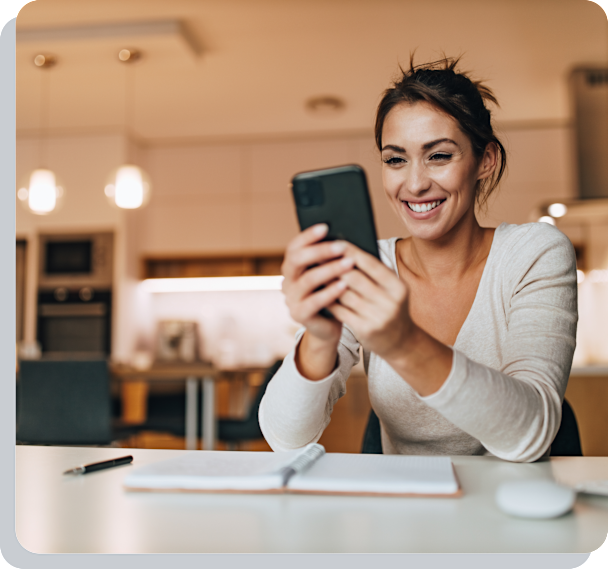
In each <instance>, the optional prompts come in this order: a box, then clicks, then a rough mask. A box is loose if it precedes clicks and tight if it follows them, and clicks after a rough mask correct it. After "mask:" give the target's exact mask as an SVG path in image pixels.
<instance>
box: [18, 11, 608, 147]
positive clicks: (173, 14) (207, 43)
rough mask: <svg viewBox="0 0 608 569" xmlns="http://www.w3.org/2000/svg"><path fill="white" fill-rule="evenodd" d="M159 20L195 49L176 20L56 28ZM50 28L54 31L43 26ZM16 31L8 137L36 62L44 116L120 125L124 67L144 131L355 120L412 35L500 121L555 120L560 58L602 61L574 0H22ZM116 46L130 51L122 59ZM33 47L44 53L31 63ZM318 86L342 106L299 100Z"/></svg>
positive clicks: (291, 131)
mask: <svg viewBox="0 0 608 569" xmlns="http://www.w3.org/2000/svg"><path fill="white" fill-rule="evenodd" d="M168 20H173V21H175V20H179V21H181V22H182V23H183V25H184V26H185V29H186V30H187V33H188V34H190V35H191V36H192V38H193V39H194V45H195V46H198V48H199V49H200V54H199V55H197V54H196V53H195V50H193V49H192V48H191V45H190V44H188V42H187V41H185V40H184V38H183V36H181V35H180V34H177V33H157V34H156V35H154V34H152V35H145V36H144V35H137V34H132V35H131V36H129V35H127V36H122V37H107V35H106V37H80V38H76V39H68V37H67V36H68V35H69V33H68V32H69V30H68V31H65V28H76V29H77V30H82V29H83V26H85V27H86V26H90V25H99V24H112V25H115V24H120V23H122V24H124V23H129V22H130V23H141V22H143V23H149V22H159V21H168ZM57 27H61V28H63V29H64V32H65V33H63V36H62V34H61V33H60V34H57V33H55V34H54V35H53V34H51V35H50V37H47V38H46V39H44V33H43V32H45V31H46V32H47V36H48V32H49V30H51V32H52V30H53V29H54V28H57ZM28 30H29V31H32V30H38V32H40V33H38V34H37V36H36V35H34V37H32V36H30V37H29V39H27V38H25V39H23V36H21V39H19V40H18V42H17V131H18V136H35V135H36V134H37V133H38V132H39V129H40V128H41V124H42V123H41V120H42V115H41V100H42V99H41V85H42V77H43V74H45V73H46V74H48V80H49V99H48V102H49V107H48V108H49V110H48V121H49V122H48V124H49V128H50V129H51V131H56V132H66V133H70V132H74V133H77V132H78V133H81V132H106V131H113V130H114V131H116V130H118V129H121V128H123V127H124V124H125V101H126V87H125V78H126V74H127V73H132V74H133V77H132V79H133V81H134V92H133V105H134V109H133V115H132V117H131V118H130V119H129V120H130V126H131V128H132V130H133V131H134V132H135V133H136V135H137V137H138V138H139V139H140V140H142V141H143V142H146V143H149V144H163V143H168V142H169V141H180V140H191V139H200V140H207V139H209V140H220V139H222V138H235V137H236V138H247V137H264V136H277V135H279V136H285V135H288V136H291V135H298V136H300V135H307V134H315V135H317V134H319V133H341V134H342V133H345V132H351V131H358V132H360V131H369V130H370V129H371V126H372V124H373V115H374V109H375V106H376V105H377V103H378V101H379V97H380V94H381V92H382V91H383V89H385V88H386V87H387V86H388V84H389V82H390V79H391V78H392V77H394V76H395V73H396V72H397V71H398V65H399V64H400V63H401V64H403V65H406V64H407V63H408V61H409V53H410V52H411V51H412V50H414V49H417V52H416V58H417V60H418V61H424V60H427V59H431V58H436V57H437V56H438V54H439V53H440V52H441V51H442V50H443V51H445V52H446V53H447V54H449V55H457V54H464V58H463V67H464V68H465V69H468V70H473V71H474V74H475V76H477V77H480V78H484V79H486V80H487V81H488V83H489V85H490V86H491V87H492V88H493V89H494V90H495V92H496V94H497V96H498V98H499V100H500V101H501V109H499V110H497V112H496V117H497V119H498V120H499V121H500V122H501V123H502V124H516V123H521V122H522V121H523V122H526V121H532V122H534V121H536V122H537V123H538V122H541V123H542V122H543V121H545V122H546V121H562V122H563V121H567V120H568V119H569V116H570V111H569V100H568V90H567V77H568V73H569V71H570V70H571V69H572V68H573V67H574V66H575V65H580V64H591V65H604V66H605V65H607V64H608V23H607V20H606V16H605V14H604V12H603V11H602V9H601V8H600V7H599V6H597V5H596V4H594V3H592V2H589V1H587V0H459V1H458V2H456V1H454V0H409V1H404V0H400V1H394V0H374V1H371V0H370V1H367V0H171V1H168V0H36V1H35V2H31V3H30V4H28V5H26V6H25V7H24V8H23V9H22V11H21V12H20V14H19V17H18V19H17V32H18V34H22V32H27V31H28ZM85 35H86V34H85ZM90 35H91V36H93V34H90ZM41 38H42V39H41ZM120 47H136V48H139V49H141V50H142V52H143V53H144V57H143V58H142V59H141V60H140V61H139V62H137V63H136V64H134V65H133V66H132V67H130V68H129V70H127V66H125V65H123V64H120V63H119V62H118V60H117V58H116V53H117V50H118V49H119V48H120ZM41 51H42V52H45V53H52V54H54V55H56V57H57V60H58V64H57V65H56V66H55V67H53V68H52V69H50V70H42V71H41V70H40V69H38V68H36V67H35V66H34V65H33V63H32V61H33V57H34V56H35V55H36V54H37V53H39V52H41ZM324 95H331V96H336V97H339V98H341V99H343V100H344V101H345V103H346V106H345V108H344V109H343V110H341V111H339V112H337V113H335V114H324V115H320V116H316V115H314V114H312V113H311V112H310V111H308V110H307V109H306V106H305V102H306V100H308V99H309V98H311V97H315V96H324Z"/></svg>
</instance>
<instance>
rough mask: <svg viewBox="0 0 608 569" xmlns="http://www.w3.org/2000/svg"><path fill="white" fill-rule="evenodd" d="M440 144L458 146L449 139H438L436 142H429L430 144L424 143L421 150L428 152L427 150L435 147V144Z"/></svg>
mask: <svg viewBox="0 0 608 569" xmlns="http://www.w3.org/2000/svg"><path fill="white" fill-rule="evenodd" d="M442 142H451V143H452V144H453V145H454V146H458V144H457V143H456V142H455V141H453V140H452V139H451V138H438V139H437V140H431V142H426V143H425V144H423V145H422V149H423V150H428V149H429V148H433V146H437V144H441V143H442Z"/></svg>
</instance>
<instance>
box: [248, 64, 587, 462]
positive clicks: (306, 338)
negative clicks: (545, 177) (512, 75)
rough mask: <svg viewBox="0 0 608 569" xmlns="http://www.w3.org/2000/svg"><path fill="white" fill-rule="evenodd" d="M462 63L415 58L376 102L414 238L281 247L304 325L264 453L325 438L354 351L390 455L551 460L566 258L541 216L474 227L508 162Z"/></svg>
mask: <svg viewBox="0 0 608 569" xmlns="http://www.w3.org/2000/svg"><path fill="white" fill-rule="evenodd" d="M456 64H457V60H451V59H446V60H443V61H441V62H437V63H434V64H430V65H426V66H417V67H414V66H413V64H412V65H411V68H410V70H409V71H407V72H403V77H402V78H401V80H400V81H399V82H397V83H395V84H394V86H393V87H392V88H390V89H388V90H387V91H386V92H385V94H384V98H383V99H382V101H381V102H380V105H379V107H378V112H377V117H376V129H375V134H376V143H377V146H378V149H379V151H380V152H381V156H382V179H383V185H384V189H385V192H386V196H387V198H388V200H389V202H390V204H391V206H392V208H393V209H394V211H395V213H396V214H397V216H398V217H399V218H400V219H401V220H402V222H403V224H404V226H405V228H406V229H407V231H408V233H409V234H410V237H409V238H407V239H399V238H393V239H388V240H382V241H380V242H379V249H380V252H381V259H382V262H380V261H378V260H377V259H376V258H374V257H372V256H370V255H368V254H366V253H364V252H363V251H361V250H360V249H358V248H357V247H355V246H354V245H352V244H349V243H345V242H323V241H322V239H323V237H324V235H325V233H326V231H327V228H326V227H325V226H324V225H318V226H314V227H311V228H309V229H307V230H306V231H303V232H302V233H301V234H299V235H298V236H297V237H296V238H295V239H293V241H291V243H290V244H289V246H288V248H287V251H286V255H285V261H284V264H283V273H284V277H285V279H284V285H283V291H284V294H285V297H286V302H287V305H288V307H289V310H290V313H291V316H292V317H293V318H294V319H295V320H296V321H298V322H300V323H301V324H302V325H303V327H304V328H303V329H302V330H301V331H300V332H299V333H298V337H297V345H296V348H295V349H294V351H293V352H292V353H290V354H289V355H288V356H287V357H286V358H285V360H284V363H283V366H282V368H281V369H280V370H279V372H278V373H277V374H276V376H275V377H274V378H273V380H272V381H271V382H270V384H269V385H268V388H267V391H266V394H265V396H264V399H263V401H262V404H261V406H260V425H261V428H262V431H263V433H264V436H265V437H266V440H267V441H268V443H269V444H270V446H271V447H272V448H273V449H274V450H287V449H292V448H298V447H301V446H304V445H306V444H308V443H310V442H314V441H317V440H318V439H319V437H320V436H321V434H322V432H323V429H324V428H325V427H326V426H327V424H328V423H329V420H330V415H331V411H332V408H333V405H334V403H335V402H336V401H337V399H338V398H339V397H341V396H342V395H344V393H345V392H346V387H345V383H346V379H347V378H348V376H349V374H350V370H351V368H352V366H353V365H355V364H356V363H357V362H358V359H359V347H360V346H362V347H363V356H364V363H365V367H366V371H367V374H368V385H369V396H370V401H371V404H372V407H373V409H374V410H375V412H376V414H377V415H378V417H379V419H380V423H381V432H382V447H383V452H384V453H387V454H397V453H400V454H449V455H458V454H468V455H480V454H492V455H495V456H498V457H500V458H503V459H506V460H511V461H533V460H536V459H538V458H541V457H542V456H546V455H547V454H548V453H549V448H550V445H551V442H552V441H553V438H554V437H555V434H556V432H557V430H558V428H559V425H560V419H561V403H562V399H563V396H564V392H565V390H566V384H567V380H568V375H569V372H570V367H571V363H572V355H573V352H574V347H575V337H576V321H577V312H576V305H577V300H576V292H577V290H576V264H575V257H574V251H573V248H572V246H571V244H570V242H569V241H568V239H567V238H566V237H565V236H564V235H563V234H562V233H560V232H559V231H558V230H557V229H555V228H554V227H552V226H550V225H548V224H544V223H530V224H526V225H520V226H517V225H508V224H505V223H503V224H502V225H501V226H499V227H498V228H497V229H491V228H482V227H480V225H479V223H478V222H477V219H476V217H475V205H476V203H477V204H479V205H483V204H485V202H486V201H487V199H488V196H489V195H490V193H491V192H492V191H493V190H494V189H495V188H496V186H497V184H498V182H499V180H500V178H501V176H502V174H503V171H504V169H505V166H506V156H505V152H504V148H503V146H502V144H501V143H500V141H499V140H498V139H497V137H496V136H495V135H494V132H493V129H492V125H491V121H490V112H489V111H488V110H487V108H486V107H485V104H484V100H485V101H491V102H494V103H496V100H495V98H494V96H493V95H492V92H491V91H490V90H489V89H487V88H486V87H484V86H482V85H480V84H479V83H474V82H472V81H471V80H470V79H469V78H468V77H467V76H466V75H464V74H461V73H457V72H456V71H455V66H456ZM311 266H314V268H309V267H311ZM322 285H324V286H323V288H320V287H321V286H322ZM321 308H327V309H328V310H329V311H330V312H331V314H332V315H333V317H334V318H333V319H329V318H324V317H323V316H320V315H319V314H318V312H319V310H320V309H321Z"/></svg>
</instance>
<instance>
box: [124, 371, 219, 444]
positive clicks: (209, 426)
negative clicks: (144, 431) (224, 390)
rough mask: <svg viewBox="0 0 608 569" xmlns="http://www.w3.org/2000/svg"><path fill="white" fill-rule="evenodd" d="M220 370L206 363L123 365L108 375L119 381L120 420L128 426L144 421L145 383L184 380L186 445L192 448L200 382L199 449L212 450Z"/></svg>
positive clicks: (146, 388) (145, 408)
mask: <svg viewBox="0 0 608 569" xmlns="http://www.w3.org/2000/svg"><path fill="white" fill-rule="evenodd" d="M220 374H221V372H220V370H218V369H217V368H215V367H213V366H212V365H210V364H208V363H203V362H200V363H172V364H156V365H154V366H152V367H151V368H149V369H145V370H140V369H135V368H133V367H130V366H125V365H115V366H112V375H113V376H114V378H116V379H118V380H119V381H120V382H121V390H120V391H121V399H122V404H123V414H122V419H123V421H124V422H125V423H127V424H130V425H137V424H141V423H143V422H144V421H145V420H146V415H147V397H148V384H149V383H150V382H153V381H185V382H186V424H185V427H186V429H185V430H186V448H187V449H188V450H195V449H196V446H197V445H196V439H197V437H196V425H197V422H198V417H197V414H198V413H197V398H198V384H199V381H200V382H201V383H202V390H203V409H202V417H201V430H202V434H203V448H204V449H205V450H213V449H214V448H215V441H216V436H217V428H216V425H217V418H216V416H215V381H216V380H217V379H218V377H219V376H220Z"/></svg>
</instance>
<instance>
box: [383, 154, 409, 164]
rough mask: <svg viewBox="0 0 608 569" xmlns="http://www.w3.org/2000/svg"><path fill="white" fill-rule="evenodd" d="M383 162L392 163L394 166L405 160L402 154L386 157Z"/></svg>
mask: <svg viewBox="0 0 608 569" xmlns="http://www.w3.org/2000/svg"><path fill="white" fill-rule="evenodd" d="M383 162H384V163H385V164H391V165H393V166H394V165H395V164H402V163H403V162H405V160H404V159H403V158H401V157H400V156H390V157H388V158H385V159H384V160H383Z"/></svg>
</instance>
